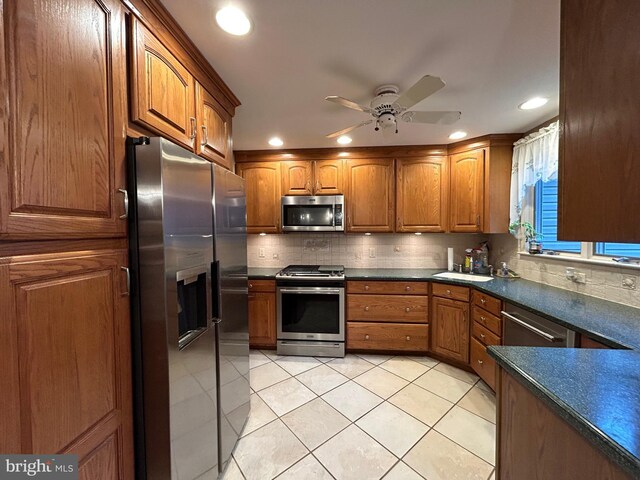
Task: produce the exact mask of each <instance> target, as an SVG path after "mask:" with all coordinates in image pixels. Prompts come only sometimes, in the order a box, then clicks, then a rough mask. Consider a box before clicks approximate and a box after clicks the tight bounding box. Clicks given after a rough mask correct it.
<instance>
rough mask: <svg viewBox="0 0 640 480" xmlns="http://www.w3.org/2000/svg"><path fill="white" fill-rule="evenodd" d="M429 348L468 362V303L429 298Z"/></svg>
mask: <svg viewBox="0 0 640 480" xmlns="http://www.w3.org/2000/svg"><path fill="white" fill-rule="evenodd" d="M431 305H432V314H431V330H432V331H431V350H432V351H433V352H435V353H437V354H439V355H441V356H443V357H445V358H450V359H452V360H456V361H458V362H461V363H468V362H469V303H468V302H463V301H459V300H450V299H448V298H440V297H433V298H432V299H431Z"/></svg>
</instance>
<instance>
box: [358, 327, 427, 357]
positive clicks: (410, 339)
mask: <svg viewBox="0 0 640 480" xmlns="http://www.w3.org/2000/svg"><path fill="white" fill-rule="evenodd" d="M428 345H429V325H410V324H409V325H407V324H402V323H365V322H347V348H348V349H355V350H406V351H411V352H426V351H427V349H428Z"/></svg>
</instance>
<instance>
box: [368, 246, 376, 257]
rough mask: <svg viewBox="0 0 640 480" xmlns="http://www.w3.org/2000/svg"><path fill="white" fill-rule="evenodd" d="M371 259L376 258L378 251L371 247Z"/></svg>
mask: <svg viewBox="0 0 640 480" xmlns="http://www.w3.org/2000/svg"><path fill="white" fill-rule="evenodd" d="M369 258H376V249H375V247H369Z"/></svg>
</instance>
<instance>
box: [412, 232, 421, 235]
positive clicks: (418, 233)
mask: <svg viewBox="0 0 640 480" xmlns="http://www.w3.org/2000/svg"><path fill="white" fill-rule="evenodd" d="M414 235H422V232H416V233H414Z"/></svg>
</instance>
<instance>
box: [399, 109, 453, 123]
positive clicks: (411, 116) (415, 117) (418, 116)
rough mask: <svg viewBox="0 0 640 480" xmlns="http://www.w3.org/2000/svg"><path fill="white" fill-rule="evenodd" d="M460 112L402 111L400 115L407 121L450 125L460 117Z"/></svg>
mask: <svg viewBox="0 0 640 480" xmlns="http://www.w3.org/2000/svg"><path fill="white" fill-rule="evenodd" d="M461 115H462V112H404V113H403V114H402V116H401V117H400V118H401V119H402V121H404V122H409V123H433V124H437V125H451V124H452V123H455V122H457V121H458V120H459V119H460V116H461Z"/></svg>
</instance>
